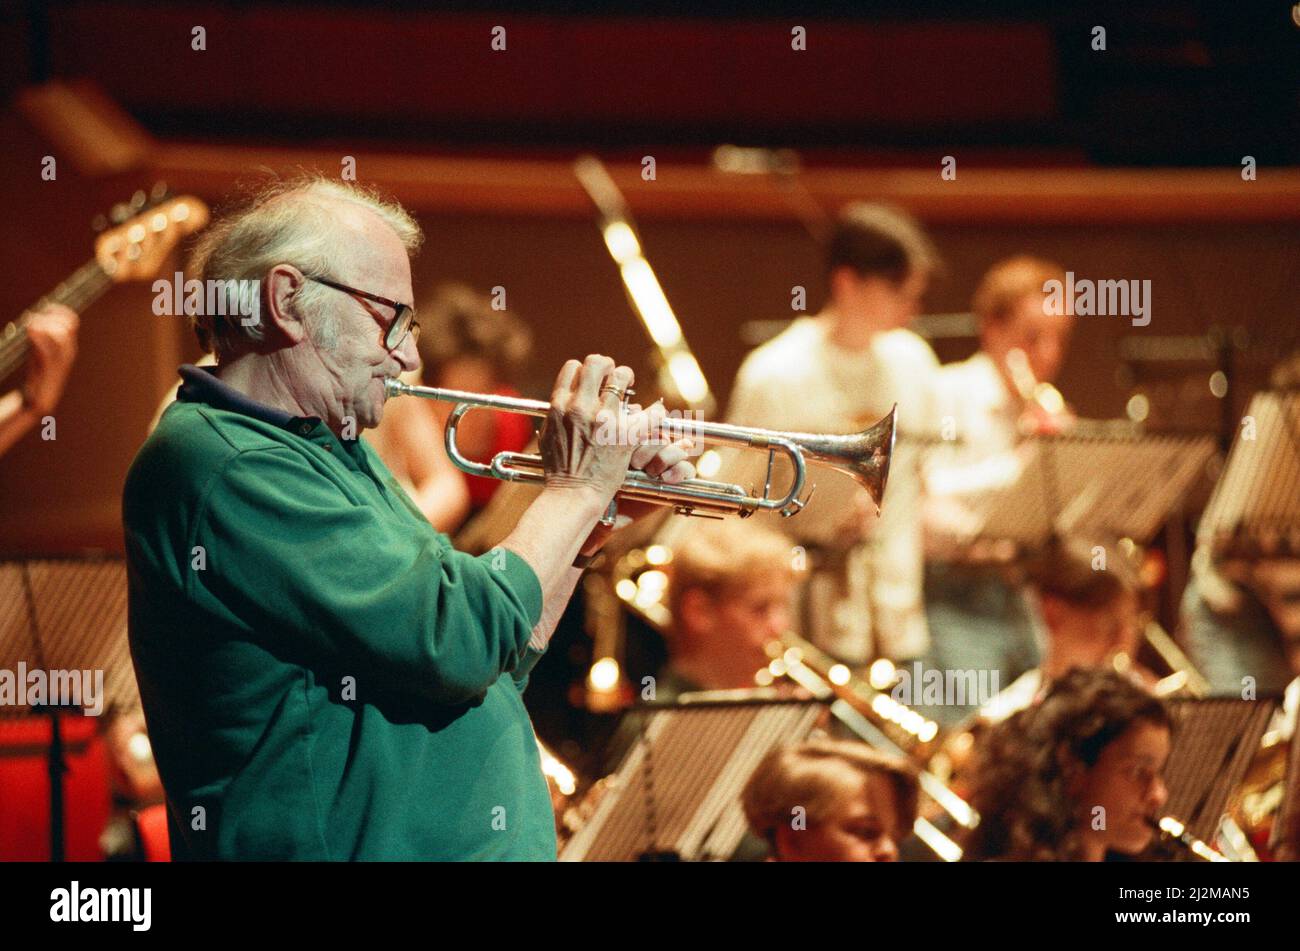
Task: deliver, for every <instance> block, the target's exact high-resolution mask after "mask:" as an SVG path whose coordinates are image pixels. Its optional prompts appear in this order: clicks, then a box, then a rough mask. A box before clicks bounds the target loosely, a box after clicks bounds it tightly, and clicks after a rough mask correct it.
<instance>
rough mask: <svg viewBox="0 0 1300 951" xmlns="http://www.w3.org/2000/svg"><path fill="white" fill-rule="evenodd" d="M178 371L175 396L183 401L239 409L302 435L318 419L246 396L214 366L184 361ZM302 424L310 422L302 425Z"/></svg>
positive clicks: (254, 417) (247, 414) (309, 429)
mask: <svg viewBox="0 0 1300 951" xmlns="http://www.w3.org/2000/svg"><path fill="white" fill-rule="evenodd" d="M180 374H181V381H182V382H181V387H180V389H179V390H178V391H177V393H176V398H177V399H178V400H183V401H184V402H186V403H206V404H207V405H209V406H211V407H213V408H214V409H224V410H230V411H231V412H234V413H242V414H243V415H245V416H251V417H253V419H260V420H262V422H265V423H270V424H271V425H272V426H279V427H280V428H281V429H288V430H292V431H293V432H295V433H299V434H302V435H306V433H308V432H311V430H313V429H315V428H316V426H317V425H319V424H320V419H319V418H317V417H315V416H294V415H293V414H292V413H287V412H285V411H284V410H282V409H276V408H275V407H274V406H267V405H266V404H265V403H259V402H257V401H256V400H251V399H249V398H248V397H247V396H246V395H244V394H243V393H241V392H240V391H239V390H237V389H235V388H234V387H233V386H231V385H230V384H229V383H223V382H222V380H221V377H219V376H217V368H216V367H200V366H195V365H194V364H192V363H186V364H183V365H182V366H181V368H180ZM304 424H310V426H309V427H308V428H304Z"/></svg>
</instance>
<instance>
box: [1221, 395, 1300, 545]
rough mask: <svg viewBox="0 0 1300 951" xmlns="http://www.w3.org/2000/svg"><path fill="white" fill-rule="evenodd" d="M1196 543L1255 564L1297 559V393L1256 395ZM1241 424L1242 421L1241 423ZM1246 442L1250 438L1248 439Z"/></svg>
mask: <svg viewBox="0 0 1300 951" xmlns="http://www.w3.org/2000/svg"><path fill="white" fill-rule="evenodd" d="M1246 417H1247V418H1248V419H1249V421H1250V424H1249V425H1242V426H1241V427H1240V428H1239V429H1238V432H1237V439H1236V441H1235V442H1234V443H1233V446H1232V451H1231V452H1230V453H1229V454H1228V462H1227V464H1226V465H1225V466H1224V469H1223V474H1222V475H1221V476H1220V477H1219V482H1218V484H1217V485H1216V486H1215V488H1214V494H1213V495H1212V496H1210V502H1209V504H1208V505H1207V506H1206V507H1205V514H1204V515H1203V516H1202V517H1201V524H1200V527H1199V528H1198V530H1197V539H1198V540H1199V541H1201V542H1209V543H1210V544H1212V545H1213V547H1214V550H1215V552H1216V553H1218V554H1222V555H1226V556H1229V557H1235V558H1242V559H1245V560H1250V561H1255V560H1260V559H1264V558H1270V557H1279V556H1281V557H1287V556H1289V557H1296V556H1297V555H1300V391H1297V390H1268V391H1265V392H1262V393H1256V394H1255V396H1254V397H1253V398H1252V399H1251V401H1250V405H1249V406H1248V407H1247V409H1246ZM1243 423H1244V421H1243ZM1248 436H1250V437H1251V438H1247V437H1248Z"/></svg>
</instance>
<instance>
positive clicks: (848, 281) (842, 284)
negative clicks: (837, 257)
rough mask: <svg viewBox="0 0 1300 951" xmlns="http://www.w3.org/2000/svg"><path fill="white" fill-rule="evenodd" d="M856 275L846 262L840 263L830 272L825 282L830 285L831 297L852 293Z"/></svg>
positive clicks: (855, 283)
mask: <svg viewBox="0 0 1300 951" xmlns="http://www.w3.org/2000/svg"><path fill="white" fill-rule="evenodd" d="M857 282H858V275H857V274H856V273H855V272H854V270H853V268H851V267H849V266H848V265H847V264H841V265H840V266H839V267H837V268H835V269H834V270H833V271H831V273H830V277H829V279H828V280H827V284H829V285H830V291H831V297H832V298H837V297H843V296H845V295H847V294H851V293H853V290H854V288H855V287H856V286H857Z"/></svg>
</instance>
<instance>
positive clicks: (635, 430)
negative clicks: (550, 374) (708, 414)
mask: <svg viewBox="0 0 1300 951" xmlns="http://www.w3.org/2000/svg"><path fill="white" fill-rule="evenodd" d="M633 381H634V377H633V374H632V370H631V369H630V368H629V367H626V366H616V365H615V364H614V361H613V360H611V359H610V358H609V357H605V356H601V355H598V354H592V355H591V356H589V357H587V359H586V360H585V361H583V362H582V363H579V362H578V361H577V360H570V361H569V362H568V363H566V364H565V365H564V367H563V369H561V370H560V375H559V377H558V378H557V379H556V381H555V388H554V390H553V391H552V393H551V412H550V415H549V416H548V417H547V420H546V424H545V425H544V426H543V428H542V435H541V446H540V448H541V454H542V462H543V465H544V468H545V470H546V483H547V486H548V487H550V488H557V489H573V490H576V491H580V492H585V493H589V494H590V495H592V496H593V497H594V498H595V499H597V500H598V502H599V504H600V506H601V507H602V508H604V507H605V506H607V505H608V504H609V501H610V500H611V499H612V498H613V497H614V495H615V494H616V493H617V492H618V490H619V488H620V487H621V486H622V485H623V481H624V479H625V478H626V477H627V472H628V470H629V469H639V470H641V471H643V472H645V473H646V474H647V475H649V476H654V477H656V478H658V479H661V480H663V481H664V482H666V483H669V484H675V483H678V482H681V481H682V480H683V479H689V478H691V477H693V476H694V475H695V467H694V466H693V465H691V463H690V462H688V461H687V457H688V456H689V454H690V450H691V446H690V443H689V441H687V440H680V441H677V442H673V441H671V440H669V439H668V438H667V437H665V436H664V435H663V434H662V433H661V431H660V423H661V421H662V420H663V419H664V417H665V415H666V410H665V409H664V407H663V404H662V403H656V404H655V405H653V406H651V407H650V408H649V409H642V408H641V407H640V406H638V405H635V404H633V405H629V406H627V407H626V408H624V406H623V403H622V398H621V396H622V394H623V393H626V392H627V389H628V387H630V386H631V385H632V383H633ZM622 414H625V415H623V416H622V419H621V420H620V415H622ZM658 508H659V506H657V505H652V504H650V503H647V502H631V501H627V502H621V503H620V504H619V514H620V516H622V518H620V523H622V524H627V522H625V521H623V519H627V521H631V520H632V519H635V518H640V517H642V516H643V515H646V514H649V513H650V512H653V511H656V510H657V509H658ZM611 531H612V529H611V528H610V527H606V526H601V525H597V526H596V527H595V528H594V529H593V530H592V532H591V535H590V536H589V537H588V539H587V541H586V543H585V544H584V545H583V547H582V553H583V554H584V555H590V554H593V553H594V552H595V551H597V550H599V548H600V546H601V545H603V544H604V542H605V540H606V539H607V538H608V537H609V535H610V532H611Z"/></svg>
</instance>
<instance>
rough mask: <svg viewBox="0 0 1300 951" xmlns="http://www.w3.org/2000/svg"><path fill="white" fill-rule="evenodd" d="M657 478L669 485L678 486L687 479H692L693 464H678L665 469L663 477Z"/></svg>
mask: <svg viewBox="0 0 1300 951" xmlns="http://www.w3.org/2000/svg"><path fill="white" fill-rule="evenodd" d="M659 478H660V479H662V480H663V481H664V482H667V483H668V484H669V485H678V484H679V483H682V482H685V481H686V480H687V479H694V478H695V464H694V463H691V462H686V461H682V462H679V463H677V464H676V465H674V466H672V467H671V468H668V469H665V470H664V473H663V475H661V476H660V477H659Z"/></svg>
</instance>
